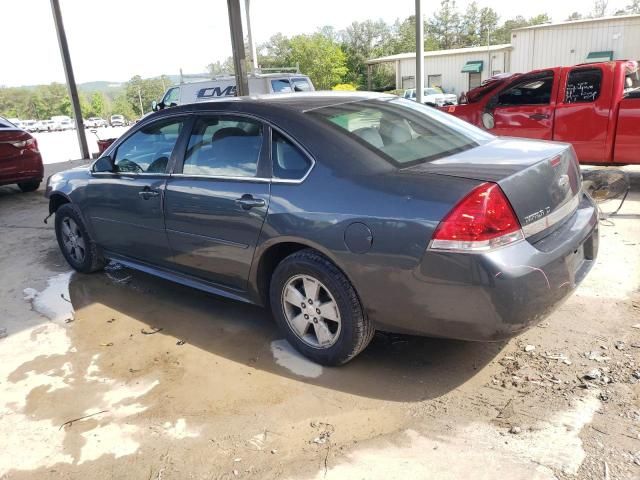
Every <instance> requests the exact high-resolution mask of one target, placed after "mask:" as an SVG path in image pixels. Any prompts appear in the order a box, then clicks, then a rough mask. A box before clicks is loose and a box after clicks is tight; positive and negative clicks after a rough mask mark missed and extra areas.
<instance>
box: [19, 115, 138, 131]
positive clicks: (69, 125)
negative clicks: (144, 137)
mask: <svg viewBox="0 0 640 480" xmlns="http://www.w3.org/2000/svg"><path fill="white" fill-rule="evenodd" d="M8 121H9V122H11V123H12V124H13V125H15V126H16V127H18V128H21V129H23V130H26V131H27V132H31V133H40V132H62V131H64V130H73V129H75V128H76V123H75V121H74V120H73V119H72V118H71V117H69V116H66V115H56V116H53V117H51V119H49V120H20V119H18V118H9V119H8ZM127 124H128V122H127V120H126V119H125V118H124V116H123V115H111V117H110V119H109V122H107V121H106V120H105V119H103V118H100V117H89V118H87V119H85V120H84V128H101V127H103V128H106V127H108V126H109V125H111V126H112V127H124V126H126V125H127Z"/></svg>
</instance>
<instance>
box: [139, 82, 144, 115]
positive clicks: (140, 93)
mask: <svg viewBox="0 0 640 480" xmlns="http://www.w3.org/2000/svg"><path fill="white" fill-rule="evenodd" d="M138 100H139V101H140V112H141V113H140V116H141V117H144V107H143V106H142V92H141V91H140V85H138Z"/></svg>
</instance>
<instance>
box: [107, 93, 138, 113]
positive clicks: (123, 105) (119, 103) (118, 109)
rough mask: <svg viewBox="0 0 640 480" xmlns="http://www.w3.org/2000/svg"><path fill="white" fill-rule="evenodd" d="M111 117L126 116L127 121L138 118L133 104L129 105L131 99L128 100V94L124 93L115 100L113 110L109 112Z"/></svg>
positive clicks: (112, 105)
mask: <svg viewBox="0 0 640 480" xmlns="http://www.w3.org/2000/svg"><path fill="white" fill-rule="evenodd" d="M109 113H110V114H111V115H124V117H125V118H126V119H127V120H133V119H134V118H137V114H136V112H135V111H134V110H133V108H132V107H131V103H129V99H128V98H127V94H126V93H125V92H122V93H121V94H120V95H118V96H117V97H116V98H114V99H113V103H111V110H110V112H109Z"/></svg>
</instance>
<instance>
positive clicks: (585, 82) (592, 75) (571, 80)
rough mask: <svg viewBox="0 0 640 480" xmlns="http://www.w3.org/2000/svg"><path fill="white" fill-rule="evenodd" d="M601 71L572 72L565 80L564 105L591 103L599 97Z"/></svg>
mask: <svg viewBox="0 0 640 480" xmlns="http://www.w3.org/2000/svg"><path fill="white" fill-rule="evenodd" d="M601 88H602V70H600V69H599V68H589V69H580V70H572V71H571V72H569V77H568V78H567V89H566V91H565V96H564V103H586V102H593V101H595V100H596V99H597V98H598V97H599V96H600V89H601Z"/></svg>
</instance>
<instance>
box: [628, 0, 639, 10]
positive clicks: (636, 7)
mask: <svg viewBox="0 0 640 480" xmlns="http://www.w3.org/2000/svg"><path fill="white" fill-rule="evenodd" d="M625 12H626V13H640V0H632V1H631V3H630V4H629V5H627V6H626V8H625Z"/></svg>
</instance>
